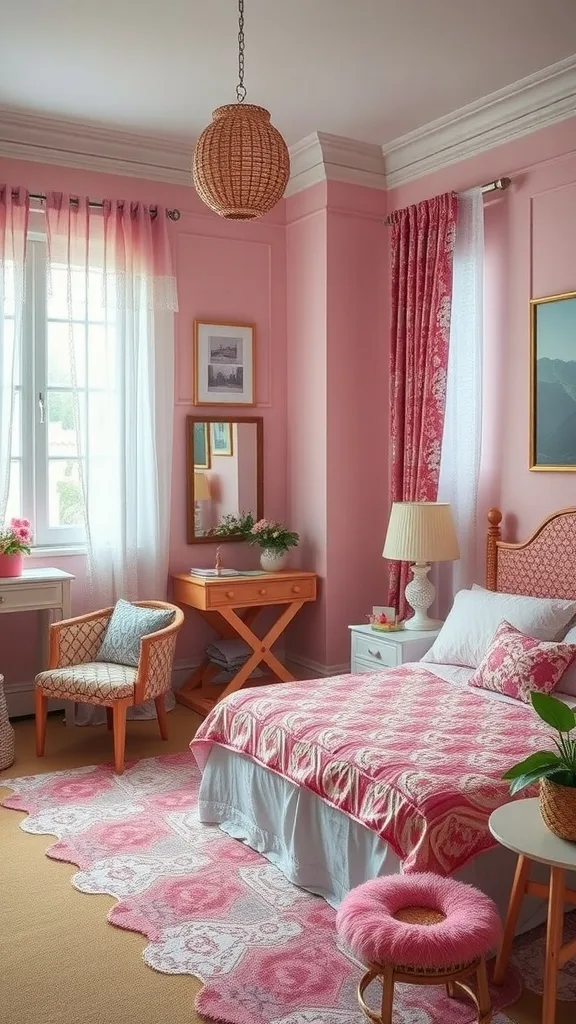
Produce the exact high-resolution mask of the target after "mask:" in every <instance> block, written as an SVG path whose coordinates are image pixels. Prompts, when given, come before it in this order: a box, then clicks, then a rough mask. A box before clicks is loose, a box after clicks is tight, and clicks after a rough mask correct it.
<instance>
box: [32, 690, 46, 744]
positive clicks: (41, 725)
mask: <svg viewBox="0 0 576 1024" xmlns="http://www.w3.org/2000/svg"><path fill="white" fill-rule="evenodd" d="M35 705H36V757H44V747H45V746H46V719H47V717H48V698H47V697H45V696H44V693H43V692H42V690H41V689H40V687H39V686H37V687H36V693H35Z"/></svg>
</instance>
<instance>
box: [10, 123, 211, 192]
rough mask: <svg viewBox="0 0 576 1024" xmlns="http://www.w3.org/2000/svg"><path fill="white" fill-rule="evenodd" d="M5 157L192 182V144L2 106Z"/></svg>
mask: <svg viewBox="0 0 576 1024" xmlns="http://www.w3.org/2000/svg"><path fill="white" fill-rule="evenodd" d="M0 156H4V157H10V158H12V159H14V160H33V161H35V162H39V163H43V164H60V165H61V166H62V165H63V166H66V167H77V168H80V169H81V170H88V171H104V172H106V173H108V174H121V175H127V176H129V177H134V178H149V179H151V180H152V181H166V182H170V183H172V184H175V185H190V183H191V176H190V161H191V146H187V145H186V144H185V143H182V142H175V141H174V140H173V139H164V138H161V137H157V136H150V135H139V134H137V133H136V132H131V131H125V130H124V129H122V128H105V127H100V126H98V125H88V124H80V123H77V122H75V121H61V120H58V119H56V118H52V117H38V116H36V115H34V114H26V113H22V112H20V111H13V110H6V109H3V108H0Z"/></svg>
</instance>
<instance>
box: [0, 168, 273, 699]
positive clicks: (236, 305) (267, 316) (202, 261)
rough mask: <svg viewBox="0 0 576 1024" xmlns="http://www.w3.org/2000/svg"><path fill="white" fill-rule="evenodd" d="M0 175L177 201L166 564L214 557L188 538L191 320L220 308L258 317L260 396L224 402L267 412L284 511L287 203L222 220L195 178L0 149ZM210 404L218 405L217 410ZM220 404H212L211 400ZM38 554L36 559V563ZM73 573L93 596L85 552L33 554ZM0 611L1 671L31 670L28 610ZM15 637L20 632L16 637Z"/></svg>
mask: <svg viewBox="0 0 576 1024" xmlns="http://www.w3.org/2000/svg"><path fill="white" fill-rule="evenodd" d="M0 180H3V181H7V182H9V183H11V184H12V185H23V186H25V187H27V188H28V189H30V191H44V190H50V189H54V190H60V191H70V192H73V193H79V194H81V195H89V196H91V197H92V198H95V199H98V198H101V197H103V196H110V197H117V198H126V199H128V200H141V201H143V202H147V203H151V204H153V203H160V204H162V205H163V206H166V207H177V208H178V209H179V210H180V211H181V218H180V220H179V221H177V222H175V223H173V222H171V221H169V222H168V230H169V233H170V238H171V246H172V255H173V260H174V266H175V271H176V274H177V278H178V294H179V303H180V312H179V314H178V316H177V318H176V372H175V408H174V454H173V483H172V523H171V540H170V568H171V570H172V571H186V570H187V569H189V568H190V566H191V565H192V564H196V565H212V564H213V561H214V550H215V549H214V548H213V547H212V545H197V546H195V547H190V546H189V545H188V544H187V543H186V486H185V484H186V469H185V420H186V416H187V415H190V414H192V413H193V412H194V407H193V401H192V394H193V380H192V323H193V321H194V319H215V320H218V318H222V319H223V320H224V321H234V320H238V321H239V322H241V323H246V322H247V323H255V324H256V337H257V349H256V351H257V372H256V384H257V406H256V408H246V407H245V408H244V409H242V408H238V409H236V408H234V407H231V406H227V407H226V413H227V415H234V414H235V413H237V414H238V415H240V416H241V415H242V414H245V415H255V414H257V415H261V416H262V417H263V419H264V484H265V503H266V514H267V515H268V516H270V517H274V518H278V519H283V518H284V517H285V515H286V294H285V293H286V268H285V227H284V208H283V205H280V206H279V207H278V208H277V209H276V210H274V211H273V213H272V214H270V215H268V216H267V217H266V218H264V219H263V220H261V221H258V222H255V223H253V224H247V223H238V222H237V223H233V222H230V221H223V220H221V219H220V218H219V217H217V216H216V215H215V214H212V213H211V212H210V211H209V210H208V209H207V208H206V207H205V206H204V205H203V204H202V203H201V202H200V200H199V199H198V197H197V195H196V193H195V191H194V189H193V187H192V185H190V187H186V186H179V185H169V184H161V183H158V182H152V181H146V180H142V179H134V178H127V177H118V176H114V175H107V174H101V173H95V172H88V171H82V170H75V169H71V168H67V167H57V166H51V165H44V164H39V163H27V162H24V161H19V160H6V159H0ZM211 411H212V410H211ZM213 411H215V410H213ZM222 550H223V553H224V555H225V560H226V561H227V562H228V564H236V565H240V564H242V565H245V566H249V565H254V564H256V563H257V556H256V552H255V550H254V549H253V548H247V547H246V546H244V545H225V546H224V547H223V549H222ZM30 564H31V565H32V564H34V563H33V562H31V563H30ZM36 564H39V565H54V566H57V567H58V568H62V569H69V570H70V571H71V572H74V573H76V574H77V577H78V579H77V582H76V584H75V585H74V587H73V610H74V612H79V611H82V610H84V609H85V607H86V604H87V602H89V598H88V595H87V594H86V591H85V586H84V580H83V576H84V559H82V558H78V557H75V558H73V559H72V558H65V557H54V556H50V557H49V558H47V559H42V560H41V561H37V563H36ZM18 619H19V622H18V621H17V620H16V617H15V616H11V615H10V616H8V615H6V616H0V645H1V646H2V655H3V658H2V672H3V673H4V674H5V675H6V678H7V680H8V681H23V680H25V679H27V678H28V679H29V678H30V676H31V674H32V672H33V669H34V665H33V659H32V658H30V659H28V661H29V662H30V663H31V664H26V665H25V664H23V662H22V661H21V651H22V649H23V646H24V645H22V644H21V643H20V642H19V641H18V634H17V633H15V630H16V629H17V627H18V626H19V628H20V629H21V631H22V632H21V633H20V636H21V637H24V636H25V637H26V643H27V646H28V649H29V648H30V643H29V638H30V630H31V628H32V622H31V616H19V617H18ZM205 637H206V634H205V631H204V629H203V627H202V623H201V622H200V620H199V618H198V617H197V616H195V615H194V613H191V614H190V615H189V616H188V619H187V625H186V629H185V632H184V633H183V634H182V635H181V638H180V640H179V644H178V652H177V657H178V658H180V659H186V658H191V657H193V656H195V655H196V654H197V653H198V652H199V650H200V649H201V648H202V646H203V644H204V643H205ZM15 638H16V639H15Z"/></svg>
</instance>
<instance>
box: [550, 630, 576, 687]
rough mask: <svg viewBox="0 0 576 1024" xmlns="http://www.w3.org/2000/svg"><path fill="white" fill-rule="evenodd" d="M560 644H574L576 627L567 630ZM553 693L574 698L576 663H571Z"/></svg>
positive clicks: (575, 642)
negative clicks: (567, 694)
mask: <svg viewBox="0 0 576 1024" xmlns="http://www.w3.org/2000/svg"><path fill="white" fill-rule="evenodd" d="M562 643H563V644H576V626H573V627H572V629H569V630H568V632H567V633H566V636H565V637H564V638H563V640H562ZM554 693H569V694H570V696H571V697H576V661H575V662H572V664H571V665H570V668H567V669H566V671H565V672H564V675H562V676H561V677H560V682H559V683H558V686H557V687H556V689H555V691H554Z"/></svg>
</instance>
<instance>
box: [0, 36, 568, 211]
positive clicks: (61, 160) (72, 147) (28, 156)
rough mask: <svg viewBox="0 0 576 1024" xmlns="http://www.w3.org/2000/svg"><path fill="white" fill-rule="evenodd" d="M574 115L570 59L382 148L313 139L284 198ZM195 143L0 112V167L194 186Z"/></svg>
mask: <svg viewBox="0 0 576 1024" xmlns="http://www.w3.org/2000/svg"><path fill="white" fill-rule="evenodd" d="M575 112H576V56H574V57H568V58H567V59H566V60H563V61H560V62H559V63H558V64H552V65H551V66H550V67H548V68H544V70H543V71H539V72H537V73H536V74H534V75H531V76H530V77H528V78H523V79H521V80H520V81H519V82H515V83H514V84H513V85H511V86H508V87H507V88H505V89H500V90H499V91H498V92H494V93H492V94H491V95H490V96H485V97H484V98H483V99H481V100H477V101H475V102H474V103H470V104H468V106H466V107H461V108H460V109H459V110H456V111H454V112H453V113H452V114H448V115H447V116H446V117H441V118H439V119H438V120H437V121H433V122H431V123H430V124H427V125H424V126H423V127H422V128H418V129H416V130H415V131H413V132H410V133H409V134H408V135H403V136H402V137H401V138H397V139H394V140H392V142H389V143H387V144H386V145H384V146H382V147H380V146H378V145H375V144H372V143H367V142H359V141H356V140H354V139H347V138H344V137H342V136H340V135H330V134H328V133H326V132H313V133H312V135H308V136H307V137H306V138H305V139H301V140H300V142H297V143H296V144H295V145H293V146H291V147H290V161H291V175H290V181H289V182H288V187H287V189H286V193H285V195H286V196H287V197H288V196H291V195H295V194H296V193H298V192H302V191H304V189H307V188H310V187H311V186H312V185H316V184H318V183H319V182H321V181H341V182H347V183H348V184H354V185H364V186H366V187H369V188H375V189H386V188H393V187H395V186H397V185H401V184H403V183H405V182H408V181H413V180H415V179H416V178H421V177H423V176H424V175H426V174H430V173H431V172H432V171H437V170H440V169H441V168H442V167H447V166H449V165H450V164H453V163H456V162H457V161H459V160H464V159H466V158H467V157H471V156H474V155H475V154H477V153H479V152H481V151H483V150H487V149H492V148H493V147H494V146H498V145H500V144H501V143H504V142H510V141H511V140H512V139H515V138H520V137H521V136H523V135H529V134H530V133H531V132H534V131H537V130H538V129H540V128H545V127H546V126H547V125H551V124H555V123H556V122H558V121H562V120H564V119H566V118H569V117H573V116H574V114H575ZM192 146H193V144H192V142H190V143H186V142H184V141H178V140H174V139H168V138H163V137H161V136H152V135H142V134H138V133H136V132H133V131H129V130H125V129H123V128H118V127H114V128H111V127H104V126H98V125H87V124H80V123H78V122H74V121H63V120H59V119H57V118H52V117H40V116H37V115H35V114H27V113H23V112H19V111H13V110H8V109H4V108H1V107H0V157H10V158H12V159H16V160H32V161H36V162H39V163H44V164H59V165H61V166H66V167H76V168H80V169H81V170H90V171H104V172H105V173H108V174H119V175H126V176H129V177H135V178H147V179H150V180H151V181H162V182H168V183H170V184H175V185H191V174H190V163H191V154H192Z"/></svg>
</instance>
